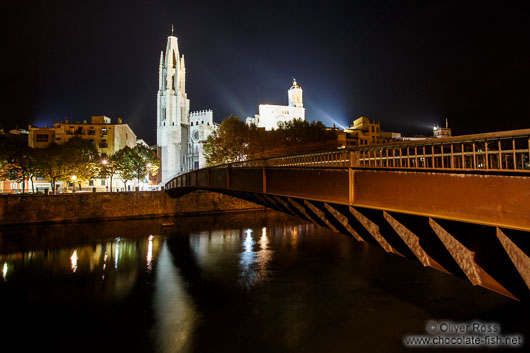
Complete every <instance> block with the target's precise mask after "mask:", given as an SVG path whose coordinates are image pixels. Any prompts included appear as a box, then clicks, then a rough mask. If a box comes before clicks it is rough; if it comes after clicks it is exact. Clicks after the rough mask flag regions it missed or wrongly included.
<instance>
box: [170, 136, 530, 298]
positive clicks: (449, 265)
mask: <svg viewBox="0 0 530 353" xmlns="http://www.w3.org/2000/svg"><path fill="white" fill-rule="evenodd" d="M165 188H166V190H167V192H168V193H169V194H170V195H171V196H173V197H178V196H179V195H182V194H184V193H188V192H191V191H194V190H209V191H214V192H219V193H224V194H228V195H232V196H235V197H239V198H242V199H246V200H249V201H253V202H255V203H258V204H262V205H265V206H267V207H270V208H273V209H276V210H280V211H283V212H286V213H288V214H291V215H294V216H297V217H300V218H303V219H306V220H308V221H310V222H314V223H316V224H319V225H321V226H324V227H327V228H330V229H332V230H333V231H335V232H340V233H343V234H346V235H349V236H352V237H353V238H355V239H356V240H358V241H362V242H368V243H371V244H374V245H377V246H380V247H382V248H383V249H384V250H385V251H386V252H389V253H394V254H397V255H400V256H407V257H409V258H412V259H415V260H417V261H419V262H420V263H422V264H423V265H424V266H428V267H432V268H435V269H438V270H441V271H444V272H447V273H451V274H454V275H456V276H460V277H462V278H465V279H468V280H469V281H470V282H471V283H472V284H473V285H479V286H482V287H485V288H488V289H490V290H493V291H495V292H497V293H500V294H502V295H505V296H508V297H510V298H513V299H523V300H528V299H530V290H529V289H530V257H529V256H528V254H530V233H529V232H530V129H525V130H515V131H504V132H497V133H488V134H480V135H466V136H458V137H450V138H433V139H425V140H419V141H403V142H398V143H394V144H384V145H372V146H365V147H360V148H355V149H347V150H334V151H326V152H319V153H310V154H301V155H294V156H284V157H275V158H268V159H260V160H250V161H243V162H236V163H231V164H226V165H219V166H215V167H210V168H204V169H199V170H194V171H192V172H189V173H186V174H183V175H179V176H177V177H175V178H174V179H172V180H171V181H169V182H168V183H167V184H166V186H165Z"/></svg>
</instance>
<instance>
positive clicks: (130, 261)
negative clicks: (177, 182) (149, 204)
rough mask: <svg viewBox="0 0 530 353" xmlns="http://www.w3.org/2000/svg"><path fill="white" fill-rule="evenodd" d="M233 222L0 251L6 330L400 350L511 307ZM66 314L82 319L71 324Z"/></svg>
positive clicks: (134, 347)
mask: <svg viewBox="0 0 530 353" xmlns="http://www.w3.org/2000/svg"><path fill="white" fill-rule="evenodd" d="M230 217H234V216H230ZM278 217H280V216H278ZM242 219H243V220H242V221H240V222H239V223H237V224H235V225H234V224H231V223H230V222H228V225H229V226H226V225H223V226H222V227H215V226H203V225H202V224H200V222H199V221H197V220H195V219H193V218H191V219H189V220H188V222H189V224H192V226H189V228H185V227H184V226H182V228H183V229H180V228H179V226H180V224H178V222H177V221H176V222H175V223H176V224H177V227H176V228H177V229H175V230H171V231H169V232H166V233H163V232H162V231H161V228H160V226H159V225H157V227H155V228H151V229H148V230H145V229H144V230H142V231H141V232H138V234H135V235H134V234H131V235H130V236H128V235H127V233H126V232H122V233H116V232H115V231H114V230H113V231H112V232H107V233H104V234H103V236H104V238H99V239H93V240H91V241H77V242H67V241H50V242H48V243H46V244H47V246H40V247H37V246H36V247H33V248H31V247H29V248H22V247H19V249H17V250H16V251H9V249H8V250H7V251H6V248H3V249H4V250H3V252H0V264H3V267H2V279H3V281H0V302H2V303H10V306H9V307H8V308H7V309H6V310H7V311H6V312H5V313H4V312H3V315H5V316H6V317H10V318H11V320H13V323H12V324H10V325H12V327H11V326H10V327H9V329H10V330H11V331H13V332H16V331H17V330H18V328H19V327H26V326H27V325H29V327H30V328H28V329H26V331H24V332H23V334H24V337H26V336H28V337H32V335H35V336H38V335H40V336H39V337H40V339H42V337H50V338H49V339H50V340H52V341H53V344H52V345H51V346H52V347H53V348H56V347H55V345H59V344H60V343H62V342H64V346H63V349H56V350H55V351H57V352H61V351H68V348H69V347H70V346H69V345H68V343H75V344H78V342H80V341H83V342H85V343H86V345H87V347H86V349H85V350H84V351H96V350H98V349H97V348H98V347H99V345H100V344H101V343H102V342H103V343H104V344H105V345H106V347H107V349H106V351H128V352H150V351H155V352H160V353H169V352H212V351H216V350H218V349H219V347H222V349H221V350H222V351H227V352H228V351H229V352H248V351H262V352H266V351H278V352H280V351H303V352H323V351H327V352H342V351H370V349H369V348H370V347H372V346H373V345H374V344H375V345H377V347H379V348H380V349H379V351H388V352H392V351H393V352H400V351H405V350H404V349H403V347H402V345H401V343H400V342H401V337H402V335H403V334H410V333H414V332H417V331H421V330H423V328H424V324H425V320H427V319H436V318H444V319H445V318H451V319H453V320H462V319H465V318H472V319H475V318H479V319H480V318H481V314H482V313H484V312H485V313H495V312H496V310H497V312H502V310H504V309H505V308H508V309H509V308H511V306H510V305H511V302H510V301H509V300H506V299H504V298H499V297H497V296H495V295H494V294H491V293H487V292H486V293H484V292H480V295H481V296H484V297H486V299H487V300H485V301H482V302H480V298H479V299H477V300H476V298H474V297H473V296H474V295H476V293H477V289H474V288H473V287H472V286H469V285H468V284H467V283H464V282H462V281H460V280H458V279H456V280H451V279H450V278H448V276H446V275H445V274H442V273H438V272H434V271H430V270H428V269H423V268H420V267H421V266H416V264H413V265H412V266H410V265H408V262H406V261H408V260H404V259H401V258H398V257H393V256H391V255H387V254H384V251H382V250H380V249H376V248H374V247H371V246H368V245H366V244H359V243H357V242H355V241H353V240H352V239H350V238H346V237H343V236H340V235H337V234H333V233H331V232H329V231H326V230H322V229H321V228H319V227H317V226H315V225H312V224H305V223H301V222H300V221H299V220H293V219H291V220H287V221H285V219H281V221H273V220H271V219H265V220H263V219H260V220H258V221H255V220H252V219H251V218H250V217H249V218H244V217H243V218H242ZM230 220H231V222H234V221H232V218H230ZM183 222H184V221H183ZM124 223H125V224H127V222H124ZM117 228H118V227H116V226H115V227H114V228H113V229H117ZM123 228H126V227H123ZM132 228H134V227H131V229H132ZM64 229H69V228H68V227H66V226H65V227H64ZM205 229H206V230H205ZM96 230H97V229H96ZM131 232H132V231H131ZM65 238H66V237H65ZM0 240H2V239H1V234H0ZM0 244H1V242H0ZM4 244H5V242H4ZM388 264H390V265H388ZM403 273H406V274H407V275H403V276H402V274H403ZM408 273H410V274H411V275H410V278H409V277H407V276H409V275H408ZM409 288H413V289H409ZM433 288H434V289H436V290H433ZM478 291H480V289H478ZM454 293H459V294H458V296H455V294H454ZM466 298H467V299H466ZM488 298H489V299H488ZM458 300H460V301H458ZM488 300H490V302H488ZM507 302H508V304H510V305H507V304H506V303H507ZM439 303H440V304H439ZM477 303H479V304H477ZM491 303H492V304H491ZM480 305H482V307H481V306H480ZM48 307H49V308H50V309H49V311H46V310H47V309H46V308H48ZM474 308H475V309H474ZM483 308H484V309H483ZM501 309H502V310H501ZM83 310H84V311H83ZM466 310H468V311H469V313H467V312H466ZM473 310H474V311H473ZM78 311H82V312H83V314H78ZM72 312H75V313H76V317H79V318H82V319H76V320H75V324H74V325H71V324H69V322H70V323H71V318H72V316H71V313H72ZM506 312H510V314H509V315H512V316H514V315H515V319H514V320H515V321H514V322H522V323H525V324H526V323H527V322H528V319H525V318H523V317H522V316H521V315H519V317H518V316H517V310H515V311H514V310H512V311H506ZM514 313H515V314H514ZM506 315H507V316H508V314H506ZM25 317H26V318H27V317H31V318H32V319H31V320H30V321H28V320H27V319H24V318H25ZM54 317H56V322H55V323H54V322H51V323H53V324H54V325H50V322H49V321H50V320H52V319H51V318H54ZM389 318H392V319H390V320H389ZM486 319H493V320H494V321H500V320H501V319H502V318H498V317H496V316H494V315H493V316H491V315H490V317H486ZM484 320H485V319H484ZM509 320H510V322H511V320H512V318H510V319H509ZM490 321H491V320H490ZM392 322H399V325H392ZM507 322H508V321H507ZM32 324H33V325H34V326H31V325H32ZM80 325H81V326H82V328H81V329H79V332H77V331H75V330H77V326H80ZM503 325H504V322H503ZM71 326H72V327H73V328H72V327H71ZM43 327H50V329H49V330H47V331H45V332H42V331H43V330H46V328H43ZM0 328H1V326H0ZM503 329H505V331H507V332H508V333H510V332H514V330H513V329H510V327H508V326H505V327H503ZM414 330H416V331H414ZM11 331H6V332H11ZM527 331H528V330H527ZM0 332H2V331H0ZM65 332H66V333H65ZM315 332H317V333H318V334H315ZM76 335H77V336H76ZM6 336H7V337H9V335H6ZM68 336H72V337H73V338H71V339H70V341H68ZM94 337H97V339H96V338H94ZM116 337H127V339H126V340H122V339H117V338H116ZM374 338H376V339H374ZM32 342H36V343H34V344H40V342H39V340H38V339H36V340H31V339H28V340H26V339H25V340H23V341H22V343H21V344H25V345H27V346H26V349H25V350H24V349H21V351H43V350H42V349H41V347H40V346H31V344H32ZM18 343H20V342H18ZM109 345H111V346H109ZM389 347H391V348H390V349H389ZM111 348H113V349H111ZM374 350H375V349H374ZM374 350H372V351H374Z"/></svg>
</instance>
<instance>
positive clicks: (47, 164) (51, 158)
mask: <svg viewBox="0 0 530 353" xmlns="http://www.w3.org/2000/svg"><path fill="white" fill-rule="evenodd" d="M35 153H36V158H35V159H36V161H37V174H38V175H39V176H41V177H43V178H45V179H46V180H48V181H49V182H50V183H51V185H52V190H53V191H54V192H55V191H56V189H55V184H56V182H57V181H63V182H69V181H71V180H72V177H73V176H75V178H76V180H77V181H88V180H90V179H93V178H94V177H96V176H97V174H98V169H99V166H98V164H99V154H98V151H97V149H96V147H95V146H94V145H93V144H92V143H91V142H90V141H89V140H84V139H81V138H79V137H75V138H73V139H71V140H69V141H68V142H66V143H64V144H61V145H58V144H55V143H52V144H50V145H49V146H48V147H46V148H44V149H36V150H35Z"/></svg>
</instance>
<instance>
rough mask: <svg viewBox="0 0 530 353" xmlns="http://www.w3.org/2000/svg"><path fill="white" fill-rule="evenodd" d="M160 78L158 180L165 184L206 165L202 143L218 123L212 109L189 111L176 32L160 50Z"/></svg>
mask: <svg viewBox="0 0 530 353" xmlns="http://www.w3.org/2000/svg"><path fill="white" fill-rule="evenodd" d="M158 81H159V83H158V94H157V146H158V156H159V157H160V160H161V166H160V172H159V173H158V175H159V179H158V181H159V182H161V183H162V184H165V183H166V182H168V181H169V180H170V179H172V178H173V177H174V176H176V175H178V174H181V173H185V172H187V171H189V170H191V169H195V168H201V167H204V166H205V163H204V157H203V156H202V143H203V142H204V140H206V138H207V137H208V135H209V134H210V133H211V132H212V131H213V130H214V129H215V128H216V127H217V124H214V122H213V112H212V111H211V110H208V111H199V112H192V113H191V114H190V100H189V99H188V95H187V93H186V66H185V63H184V55H182V56H181V55H180V53H179V49H178V43H177V37H175V36H174V35H173V34H171V35H170V36H169V37H168V38H167V45H166V51H165V53H164V52H161V53H160V65H159V71H158Z"/></svg>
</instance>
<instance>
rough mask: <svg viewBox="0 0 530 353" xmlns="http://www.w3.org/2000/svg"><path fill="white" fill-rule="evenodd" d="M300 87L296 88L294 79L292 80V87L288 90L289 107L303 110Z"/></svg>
mask: <svg viewBox="0 0 530 353" xmlns="http://www.w3.org/2000/svg"><path fill="white" fill-rule="evenodd" d="M302 93H303V92H302V87H300V86H298V83H296V79H294V78H293V85H292V86H291V88H290V89H289V92H288V94H289V106H290V107H297V108H303V107H304V104H303V101H302Z"/></svg>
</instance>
